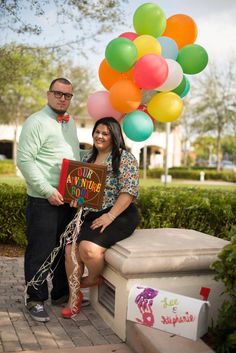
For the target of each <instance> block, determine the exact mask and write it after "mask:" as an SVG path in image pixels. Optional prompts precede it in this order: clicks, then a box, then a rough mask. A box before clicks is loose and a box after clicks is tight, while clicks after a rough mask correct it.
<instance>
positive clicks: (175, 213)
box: [138, 186, 236, 239]
mask: <svg viewBox="0 0 236 353" xmlns="http://www.w3.org/2000/svg"><path fill="white" fill-rule="evenodd" d="M138 209H139V213H140V219H141V222H140V228H186V229H194V230H197V231H200V232H203V233H206V234H210V235H214V236H217V237H219V238H224V239H230V236H231V235H230V230H231V228H232V227H233V226H235V225H236V219H235V214H236V191H235V192H232V191H226V190H209V189H199V188H197V187H192V188H184V187H182V188H178V189H176V188H168V187H164V186H162V187H155V188H153V187H152V188H141V191H140V197H139V199H138Z"/></svg>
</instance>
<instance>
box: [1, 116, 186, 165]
mask: <svg viewBox="0 0 236 353" xmlns="http://www.w3.org/2000/svg"><path fill="white" fill-rule="evenodd" d="M76 124H77V133H78V137H79V141H80V144H81V147H82V148H83V149H89V148H91V146H92V128H93V126H94V120H93V119H91V118H89V117H87V116H86V117H82V118H81V117H80V118H79V119H76ZM20 132H21V126H20V127H19V128H18V129H17V131H15V128H14V127H13V126H11V125H0V154H2V155H5V156H6V158H8V159H11V158H12V156H13V150H14V148H13V147H14V139H15V136H16V141H17V142H18V140H19V135H20ZM124 138H125V143H126V146H127V148H128V149H129V151H130V152H132V153H133V154H134V156H135V157H136V158H137V160H138V161H139V164H140V166H141V167H143V165H144V163H146V168H149V169H153V168H162V167H163V166H164V156H165V149H166V133H165V132H158V131H155V132H153V133H152V135H151V136H150V137H149V138H148V139H147V140H146V141H143V142H135V141H132V140H130V139H128V138H127V137H126V136H125V134H124ZM168 144H169V146H168V167H179V166H180V165H181V133H180V128H179V127H177V128H175V129H174V130H173V131H171V133H170V135H169V138H168Z"/></svg>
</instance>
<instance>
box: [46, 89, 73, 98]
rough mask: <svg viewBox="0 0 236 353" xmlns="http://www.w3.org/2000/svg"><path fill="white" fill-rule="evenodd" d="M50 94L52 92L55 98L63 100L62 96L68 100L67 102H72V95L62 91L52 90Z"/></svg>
mask: <svg viewBox="0 0 236 353" xmlns="http://www.w3.org/2000/svg"><path fill="white" fill-rule="evenodd" d="M49 92H52V93H53V94H54V97H55V98H62V96H64V97H65V100H67V101H69V100H71V98H72V97H73V94H72V93H64V92H61V91H53V90H51V91H49Z"/></svg>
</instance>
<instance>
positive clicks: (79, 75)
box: [0, 45, 92, 160]
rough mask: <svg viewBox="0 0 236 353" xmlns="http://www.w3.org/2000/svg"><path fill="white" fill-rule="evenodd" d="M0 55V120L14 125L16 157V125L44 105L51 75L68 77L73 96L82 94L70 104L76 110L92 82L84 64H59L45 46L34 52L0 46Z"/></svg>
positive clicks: (83, 106)
mask: <svg viewBox="0 0 236 353" xmlns="http://www.w3.org/2000/svg"><path fill="white" fill-rule="evenodd" d="M36 57H37V60H35V58H36ZM0 59H1V60H0V75H1V80H0V89H1V96H0V123H4V124H12V125H13V126H14V131H15V138H14V144H13V145H14V148H13V159H14V160H15V154H16V135H17V130H18V127H19V125H20V124H21V123H22V122H23V121H24V120H25V118H26V117H27V116H29V115H30V114H31V113H32V112H34V111H37V110H39V109H41V108H42V107H43V105H44V104H45V102H46V91H47V90H48V86H49V83H50V82H51V81H52V79H53V78H55V77H59V76H63V77H68V78H69V79H70V80H71V81H72V82H73V86H74V92H75V96H79V97H81V101H80V104H78V100H77V99H75V101H74V103H73V104H72V111H73V113H75V114H78V113H80V112H81V111H83V110H84V109H85V102H86V97H87V96H88V91H90V89H91V87H92V85H91V84H90V79H89V77H90V76H89V73H88V71H87V70H86V69H85V68H80V67H73V66H72V63H71V62H66V63H65V64H64V65H63V66H62V65H61V64H60V65H59V66H58V64H57V62H56V61H55V60H54V57H53V56H52V54H51V53H48V51H47V50H45V49H40V48H39V49H38V50H37V55H36V51H35V50H31V49H28V48H25V47H23V46H16V45H10V46H4V47H2V48H0ZM63 67H65V68H66V69H63Z"/></svg>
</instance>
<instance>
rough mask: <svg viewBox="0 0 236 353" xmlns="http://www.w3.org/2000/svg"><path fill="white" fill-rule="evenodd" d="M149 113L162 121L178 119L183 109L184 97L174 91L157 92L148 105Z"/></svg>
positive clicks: (167, 121)
mask: <svg viewBox="0 0 236 353" xmlns="http://www.w3.org/2000/svg"><path fill="white" fill-rule="evenodd" d="M147 111H148V113H149V114H150V115H151V116H152V117H153V118H154V119H156V120H158V121H160V122H162V123H169V122H172V121H176V120H177V119H178V118H179V117H180V115H181V113H182V111H183V101H182V99H181V98H180V97H179V96H178V95H177V94H176V93H173V92H162V93H157V94H156V95H155V96H153V97H152V99H151V100H150V101H149V103H148V105H147Z"/></svg>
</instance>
